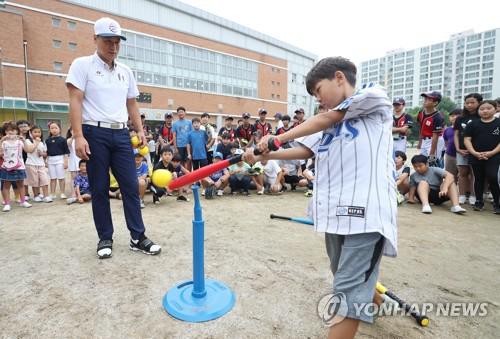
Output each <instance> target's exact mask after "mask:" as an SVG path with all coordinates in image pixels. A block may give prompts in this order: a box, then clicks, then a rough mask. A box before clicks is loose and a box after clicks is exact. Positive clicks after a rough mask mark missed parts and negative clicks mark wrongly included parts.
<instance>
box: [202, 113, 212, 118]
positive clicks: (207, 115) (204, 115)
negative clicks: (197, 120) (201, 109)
mask: <svg viewBox="0 0 500 339" xmlns="http://www.w3.org/2000/svg"><path fill="white" fill-rule="evenodd" d="M201 117H202V118H204V117H207V118H210V114H208V113H207V112H205V113H203V114H202V115H201Z"/></svg>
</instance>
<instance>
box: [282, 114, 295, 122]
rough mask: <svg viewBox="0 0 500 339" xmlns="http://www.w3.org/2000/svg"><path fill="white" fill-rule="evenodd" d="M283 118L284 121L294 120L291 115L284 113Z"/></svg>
mask: <svg viewBox="0 0 500 339" xmlns="http://www.w3.org/2000/svg"><path fill="white" fill-rule="evenodd" d="M281 120H282V121H283V120H288V121H290V120H292V118H290V116H289V115H284V116H283V117H282V118H281Z"/></svg>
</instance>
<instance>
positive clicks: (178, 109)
mask: <svg viewBox="0 0 500 339" xmlns="http://www.w3.org/2000/svg"><path fill="white" fill-rule="evenodd" d="M179 111H184V112H186V109H185V108H184V107H182V106H179V107H177V113H179Z"/></svg>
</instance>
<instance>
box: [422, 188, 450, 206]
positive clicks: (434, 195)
mask: <svg viewBox="0 0 500 339" xmlns="http://www.w3.org/2000/svg"><path fill="white" fill-rule="evenodd" d="M415 194H416V196H417V198H418V200H420V201H422V200H421V199H420V197H419V196H418V192H415ZM448 200H450V198H448V197H447V196H444V197H440V196H439V191H438V190H433V189H431V190H430V191H429V203H431V204H434V205H436V206H437V205H441V204H442V203H443V202H445V201H448Z"/></svg>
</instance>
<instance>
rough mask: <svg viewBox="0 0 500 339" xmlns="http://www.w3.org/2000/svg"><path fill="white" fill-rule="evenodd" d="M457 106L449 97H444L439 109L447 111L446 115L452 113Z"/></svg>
mask: <svg viewBox="0 0 500 339" xmlns="http://www.w3.org/2000/svg"><path fill="white" fill-rule="evenodd" d="M455 108H457V104H456V103H455V102H454V101H453V100H451V99H450V98H449V97H444V98H443V99H441V102H440V103H439V105H438V110H440V111H441V112H443V113H445V115H448V114H447V113H450V112H451V111H453V110H454V109H455Z"/></svg>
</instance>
